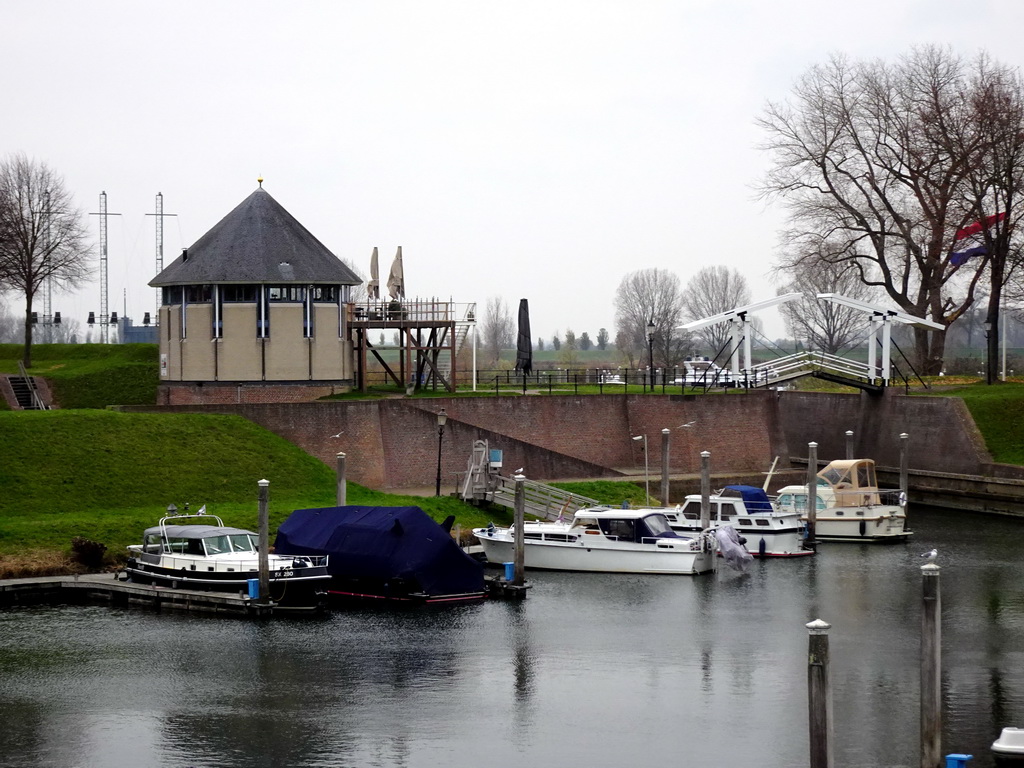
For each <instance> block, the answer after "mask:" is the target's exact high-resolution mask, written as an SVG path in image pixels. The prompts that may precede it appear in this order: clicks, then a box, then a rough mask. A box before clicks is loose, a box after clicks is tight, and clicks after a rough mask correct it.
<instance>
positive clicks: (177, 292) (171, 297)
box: [162, 285, 182, 307]
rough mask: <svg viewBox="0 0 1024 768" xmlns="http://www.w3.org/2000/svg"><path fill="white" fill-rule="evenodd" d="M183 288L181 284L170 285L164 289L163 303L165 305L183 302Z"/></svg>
mask: <svg viewBox="0 0 1024 768" xmlns="http://www.w3.org/2000/svg"><path fill="white" fill-rule="evenodd" d="M181 296H182V290H181V286H180V285H168V286H166V287H165V288H164V289H163V299H162V301H163V303H164V306H165V307H169V306H171V305H172V304H181Z"/></svg>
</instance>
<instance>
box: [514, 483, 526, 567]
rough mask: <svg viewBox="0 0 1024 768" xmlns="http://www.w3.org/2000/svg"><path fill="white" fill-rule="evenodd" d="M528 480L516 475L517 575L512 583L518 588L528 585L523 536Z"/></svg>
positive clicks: (515, 553)
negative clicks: (526, 482) (526, 481)
mask: <svg viewBox="0 0 1024 768" xmlns="http://www.w3.org/2000/svg"><path fill="white" fill-rule="evenodd" d="M525 480H526V478H525V477H524V476H523V475H522V474H521V473H516V475H515V481H516V501H515V504H516V506H515V516H514V519H513V522H512V525H513V526H514V527H515V529H516V540H515V552H514V556H513V558H512V562H513V563H514V566H513V567H514V569H515V574H514V576H513V579H512V583H513V584H514V585H516V586H517V587H521V586H523V584H525V583H526V573H525V571H526V565H525V562H526V557H525V555H526V536H525V535H524V534H523V523H524V522H525V520H526V484H525V482H524V481H525Z"/></svg>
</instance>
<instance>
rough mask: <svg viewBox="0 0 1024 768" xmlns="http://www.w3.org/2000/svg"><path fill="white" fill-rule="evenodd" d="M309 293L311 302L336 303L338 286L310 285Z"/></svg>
mask: <svg viewBox="0 0 1024 768" xmlns="http://www.w3.org/2000/svg"><path fill="white" fill-rule="evenodd" d="M309 292H310V294H312V296H313V301H317V302H320V303H321V304H337V303H338V286H336V285H311V286H310V287H309Z"/></svg>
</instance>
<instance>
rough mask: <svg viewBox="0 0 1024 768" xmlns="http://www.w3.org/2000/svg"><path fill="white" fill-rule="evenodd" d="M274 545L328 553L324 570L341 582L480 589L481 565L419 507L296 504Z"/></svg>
mask: <svg viewBox="0 0 1024 768" xmlns="http://www.w3.org/2000/svg"><path fill="white" fill-rule="evenodd" d="M274 549H275V552H277V554H282V555H330V559H329V561H328V566H327V570H328V572H329V573H330V574H331V575H332V576H335V577H337V578H340V579H343V580H346V581H352V582H359V583H365V584H381V585H383V584H388V583H391V582H395V581H399V580H400V581H401V582H403V583H404V584H407V585H409V586H410V587H412V591H421V592H423V593H425V594H427V595H431V596H434V595H451V594H464V593H468V592H482V591H483V590H484V588H485V585H484V571H483V566H482V565H481V564H480V563H478V562H477V561H476V560H474V559H473V558H471V557H470V556H469V555H467V554H466V553H465V552H463V551H462V550H461V549H460V548H459V546H458V544H456V543H455V540H454V539H453V538H452V537H451V534H450V533H449V532H448V530H447V529H446V528H444V527H443V526H441V525H439V524H438V523H436V522H435V521H434V520H433V519H431V517H430V516H429V515H427V513H426V512H424V511H423V510H422V509H420V508H419V507H355V506H347V507H321V508H318V509H297V510H295V511H294V512H292V514H291V515H290V516H289V517H288V519H287V520H285V521H284V522H283V523H282V524H281V527H280V528H278V530H277V539H276V541H275V543H274Z"/></svg>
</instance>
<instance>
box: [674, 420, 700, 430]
mask: <svg viewBox="0 0 1024 768" xmlns="http://www.w3.org/2000/svg"><path fill="white" fill-rule="evenodd" d="M696 423H697V420H696V419H694V420H693V421H688V422H686V423H685V424H680V425H679V426H678V427H676V429H683V428H684V427H692V426H693V425H694V424H696Z"/></svg>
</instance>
